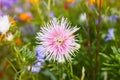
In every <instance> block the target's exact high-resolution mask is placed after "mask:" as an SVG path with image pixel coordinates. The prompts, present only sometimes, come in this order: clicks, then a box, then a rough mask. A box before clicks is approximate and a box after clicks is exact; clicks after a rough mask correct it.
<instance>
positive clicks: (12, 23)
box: [9, 18, 16, 27]
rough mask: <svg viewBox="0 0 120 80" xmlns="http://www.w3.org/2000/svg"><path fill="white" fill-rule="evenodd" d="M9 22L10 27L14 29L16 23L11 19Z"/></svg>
mask: <svg viewBox="0 0 120 80" xmlns="http://www.w3.org/2000/svg"><path fill="white" fill-rule="evenodd" d="M9 21H10V23H11V27H15V26H16V21H15V20H14V19H13V18H10V19H9Z"/></svg>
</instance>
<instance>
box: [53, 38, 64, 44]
mask: <svg viewBox="0 0 120 80" xmlns="http://www.w3.org/2000/svg"><path fill="white" fill-rule="evenodd" d="M54 42H55V44H56V45H62V44H63V42H64V39H63V37H61V36H56V37H55V38H54Z"/></svg>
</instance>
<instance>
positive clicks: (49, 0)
mask: <svg viewBox="0 0 120 80" xmlns="http://www.w3.org/2000/svg"><path fill="white" fill-rule="evenodd" d="M50 3H51V0H48V15H50V7H51V5H50ZM48 20H50V16H48Z"/></svg>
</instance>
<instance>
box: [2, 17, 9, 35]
mask: <svg viewBox="0 0 120 80" xmlns="http://www.w3.org/2000/svg"><path fill="white" fill-rule="evenodd" d="M10 25H11V23H10V22H9V17H8V16H7V15H5V16H0V33H1V34H6V32H7V31H8V30H9V28H10Z"/></svg>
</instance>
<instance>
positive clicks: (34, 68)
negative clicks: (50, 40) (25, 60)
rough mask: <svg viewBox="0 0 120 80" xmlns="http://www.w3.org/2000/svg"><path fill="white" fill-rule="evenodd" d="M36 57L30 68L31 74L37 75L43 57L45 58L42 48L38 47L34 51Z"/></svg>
mask: <svg viewBox="0 0 120 80" xmlns="http://www.w3.org/2000/svg"><path fill="white" fill-rule="evenodd" d="M35 53H36V56H37V62H36V63H35V64H34V65H33V66H32V67H31V69H30V70H31V72H35V73H39V72H40V71H41V67H42V65H43V63H44V61H45V60H44V57H45V53H46V51H45V49H44V48H43V47H42V46H38V47H37V48H36V50H35Z"/></svg>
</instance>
